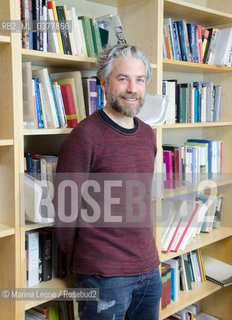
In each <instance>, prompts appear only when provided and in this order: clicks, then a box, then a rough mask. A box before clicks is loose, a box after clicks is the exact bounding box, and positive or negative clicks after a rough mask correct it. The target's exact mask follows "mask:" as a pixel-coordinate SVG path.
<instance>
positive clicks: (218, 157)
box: [162, 139, 223, 189]
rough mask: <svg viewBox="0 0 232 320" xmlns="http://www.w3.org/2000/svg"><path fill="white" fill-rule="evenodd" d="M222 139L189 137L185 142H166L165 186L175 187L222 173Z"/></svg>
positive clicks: (164, 161)
mask: <svg viewBox="0 0 232 320" xmlns="http://www.w3.org/2000/svg"><path fill="white" fill-rule="evenodd" d="M222 145H223V142H222V141H221V140H207V139H188V140H187V141H186V142H185V143H184V144H181V145H175V144H164V145H163V146H162V147H163V174H164V188H165V189H174V188H178V187H180V186H182V185H184V184H187V183H188V182H190V183H197V182H199V181H201V180H202V179H205V178H209V179H210V178H212V177H213V176H220V175H221V173H222Z"/></svg>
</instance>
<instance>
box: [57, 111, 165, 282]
mask: <svg viewBox="0 0 232 320" xmlns="http://www.w3.org/2000/svg"><path fill="white" fill-rule="evenodd" d="M134 121H135V128H134V129H125V128H122V127H120V126H119V125H117V124H116V123H115V122H114V121H112V120H111V119H110V118H109V117H108V116H107V115H106V114H105V113H104V112H103V111H98V112H95V113H94V114H92V115H91V116H89V117H87V118H86V119H84V120H82V121H81V122H80V123H79V124H78V125H77V126H76V127H75V128H74V129H73V131H72V133H71V134H70V135H69V136H68V138H67V139H66V141H65V142H64V143H63V146H62V148H61V151H60V154H59V161H58V166H57V177H58V178H57V182H60V181H62V180H65V179H72V180H73V181H74V182H75V183H77V185H78V189H77V191H78V196H77V200H78V201H77V202H76V203H77V207H76V209H74V210H73V211H75V210H76V214H77V215H78V218H77V219H75V221H74V222H72V223H66V224H64V223H62V222H61V221H60V219H59V218H58V216H57V217H56V227H57V228H56V232H57V237H58V243H59V245H60V247H61V249H62V250H63V251H64V252H66V253H69V254H72V270H73V272H75V273H80V274H88V275H91V274H100V275H103V276H129V275H139V274H143V273H148V272H150V271H151V270H152V269H154V268H155V267H157V266H158V264H159V257H158V252H157V249H156V245H155V241H154V237H153V225H152V222H151V217H150V202H151V195H150V183H151V180H152V177H153V170H154V160H155V155H156V141H155V135H154V132H153V131H152V129H151V128H150V127H149V126H148V125H146V124H145V123H143V122H142V121H141V120H139V119H138V118H135V120H134ZM64 175H65V176H64ZM90 175H92V176H93V180H94V179H98V178H96V177H99V185H101V190H97V192H96V193H94V192H93V194H92V198H94V195H95V196H96V195H97V200H96V197H95V200H96V201H97V203H98V204H99V207H100V218H99V219H98V222H97V223H96V224H91V223H90V224H88V225H87V224H86V223H85V221H86V220H85V219H82V218H81V217H82V216H81V214H80V207H81V192H79V191H80V189H81V183H83V182H84V181H85V180H87V179H88V178H90ZM91 179H92V177H91ZM136 179H141V181H142V182H143V183H144V185H145V189H146V190H145V193H144V197H143V199H142V200H141V201H142V202H143V204H144V205H145V207H144V209H145V210H144V211H145V212H146V214H145V216H144V217H143V219H142V220H141V221H140V222H136V223H133V222H132V224H130V222H128V220H127V213H126V208H127V205H128V199H127V196H128V194H127V191H126V187H125V185H126V183H127V181H129V180H136ZM100 180H101V181H100ZM105 180H120V181H122V188H120V187H113V188H111V189H110V191H112V194H111V197H112V198H117V197H119V198H120V204H118V205H117V203H116V204H111V206H110V209H111V212H110V214H111V215H112V216H114V217H115V216H119V217H121V220H122V222H119V223H117V224H115V223H112V224H107V222H105V218H104V217H105V216H104V214H105V212H104V210H106V209H105V207H104V197H103V191H104V190H103V189H102V186H104V184H103V181H105ZM57 184H58V183H57ZM90 190H91V188H90ZM130 190H131V189H130ZM132 190H133V192H134V193H133V196H135V197H136V187H135V189H133V188H132ZM95 191H96V190H95ZM137 196H138V194H137ZM59 197H60V195H59ZM67 198H68V199H69V197H68V196H67V194H66V200H65V201H67ZM69 200H70V199H69ZM54 203H55V206H56V210H57V203H58V196H57V192H56V196H55V200H54ZM70 203H73V201H72V202H71V201H70ZM82 203H83V201H82ZM67 207H69V210H70V206H67ZM65 208H66V207H65ZM82 208H87V209H90V210H89V212H91V209H92V208H93V204H92V206H90V205H89V204H88V203H87V205H86V203H84V205H83V204H82ZM108 208H109V207H108ZM133 208H134V209H133V210H134V211H133V210H132V211H133V214H135V215H136V214H138V212H139V210H140V211H141V207H140V208H139V205H138V204H137V206H136V204H135V205H134V206H133ZM61 211H62V209H61ZM73 211H72V212H73ZM67 215H68V214H67ZM104 223H105V224H104Z"/></svg>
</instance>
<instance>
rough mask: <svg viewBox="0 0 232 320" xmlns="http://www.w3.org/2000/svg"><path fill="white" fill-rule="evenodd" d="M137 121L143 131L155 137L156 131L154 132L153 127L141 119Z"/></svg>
mask: <svg viewBox="0 0 232 320" xmlns="http://www.w3.org/2000/svg"><path fill="white" fill-rule="evenodd" d="M136 120H137V122H138V126H140V127H141V129H142V130H143V131H144V132H145V133H146V134H149V135H154V131H153V130H152V128H151V126H149V125H148V124H147V123H145V122H143V121H142V120H140V119H139V118H137V117H136Z"/></svg>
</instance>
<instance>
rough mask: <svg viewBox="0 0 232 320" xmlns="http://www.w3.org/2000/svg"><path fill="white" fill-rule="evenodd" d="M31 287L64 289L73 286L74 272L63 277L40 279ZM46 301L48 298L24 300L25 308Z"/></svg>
mask: <svg viewBox="0 0 232 320" xmlns="http://www.w3.org/2000/svg"><path fill="white" fill-rule="evenodd" d="M31 288H33V289H49V288H51V289H59V290H64V289H66V288H75V279H74V274H70V275H68V276H67V277H65V278H63V279H59V278H55V279H52V280H50V281H42V282H40V284H39V285H37V286H34V287H31ZM31 288H30V289H31ZM47 301H50V299H47V300H32V301H25V310H28V309H30V308H33V307H35V306H38V305H40V304H42V303H45V302H47Z"/></svg>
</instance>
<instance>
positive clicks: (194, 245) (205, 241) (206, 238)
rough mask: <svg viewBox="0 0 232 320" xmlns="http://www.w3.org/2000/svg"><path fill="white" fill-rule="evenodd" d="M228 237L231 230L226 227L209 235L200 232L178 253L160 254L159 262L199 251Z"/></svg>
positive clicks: (230, 234) (231, 232)
mask: <svg viewBox="0 0 232 320" xmlns="http://www.w3.org/2000/svg"><path fill="white" fill-rule="evenodd" d="M230 236H232V228H228V227H221V228H219V229H214V230H213V231H211V232H209V233H203V232H201V233H200V234H199V235H197V236H196V237H195V239H193V241H192V242H191V244H190V245H189V246H188V247H187V248H186V249H185V250H183V251H178V252H169V253H161V254H160V260H161V261H162V262H164V261H166V260H169V259H173V258H175V257H178V256H180V255H182V254H184V253H187V252H190V251H192V250H196V249H199V248H201V247H205V246H207V245H209V244H212V243H214V242H216V241H219V240H222V239H225V238H227V237H230Z"/></svg>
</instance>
